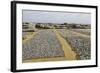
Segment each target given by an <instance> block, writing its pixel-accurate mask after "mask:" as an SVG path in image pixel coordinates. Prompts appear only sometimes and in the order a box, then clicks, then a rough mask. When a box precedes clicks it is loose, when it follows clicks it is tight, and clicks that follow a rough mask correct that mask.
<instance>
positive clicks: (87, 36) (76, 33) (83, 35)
mask: <svg viewBox="0 0 100 73" xmlns="http://www.w3.org/2000/svg"><path fill="white" fill-rule="evenodd" d="M68 31H69V32H71V33H73V34H75V35H79V36H82V37H86V38H90V36H89V35H86V34H82V33H79V32H75V31H72V30H68Z"/></svg>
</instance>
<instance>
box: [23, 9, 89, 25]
mask: <svg viewBox="0 0 100 73" xmlns="http://www.w3.org/2000/svg"><path fill="white" fill-rule="evenodd" d="M22 22H30V23H57V24H62V23H69V24H91V14H90V13H79V12H78V13H76V12H75V13H74V12H55V11H50V12H49V11H32V10H31V11H30V10H23V20H22Z"/></svg>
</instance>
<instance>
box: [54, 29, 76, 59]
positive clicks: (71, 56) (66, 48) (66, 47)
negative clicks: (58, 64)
mask: <svg viewBox="0 0 100 73" xmlns="http://www.w3.org/2000/svg"><path fill="white" fill-rule="evenodd" d="M53 31H54V33H55V34H56V36H57V38H58V40H59V41H60V43H61V45H62V49H63V51H64V53H65V58H66V59H67V60H75V59H76V58H75V56H76V54H75V52H74V51H72V48H71V47H70V45H69V44H68V43H67V42H66V40H65V39H64V38H62V37H61V35H60V34H59V33H60V32H58V31H57V30H56V29H54V30H53Z"/></svg>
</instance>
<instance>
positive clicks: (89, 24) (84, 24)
mask: <svg viewBox="0 0 100 73" xmlns="http://www.w3.org/2000/svg"><path fill="white" fill-rule="evenodd" d="M23 23H34V24H36V23H41V24H49V23H45V22H44V23H43V22H23ZM65 23H67V22H65ZM50 24H64V23H50ZM67 24H82V23H67ZM83 25H85V24H83ZM87 25H90V24H87Z"/></svg>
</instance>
